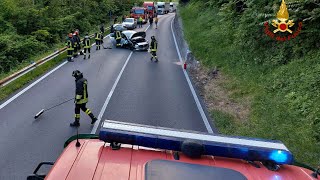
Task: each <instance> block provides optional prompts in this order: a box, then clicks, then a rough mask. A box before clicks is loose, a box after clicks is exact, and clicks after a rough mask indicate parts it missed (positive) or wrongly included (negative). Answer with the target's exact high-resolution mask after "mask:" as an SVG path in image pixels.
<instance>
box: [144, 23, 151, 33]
mask: <svg viewBox="0 0 320 180" xmlns="http://www.w3.org/2000/svg"><path fill="white" fill-rule="evenodd" d="M149 27H150V24H149V25H148V27H147V28H146V29H145V30H144V32H147V30H148V29H149Z"/></svg>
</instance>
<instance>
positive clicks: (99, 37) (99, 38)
mask: <svg viewBox="0 0 320 180" xmlns="http://www.w3.org/2000/svg"><path fill="white" fill-rule="evenodd" d="M101 36H102V35H101V32H98V33H96V36H95V40H96V50H100V46H101Z"/></svg>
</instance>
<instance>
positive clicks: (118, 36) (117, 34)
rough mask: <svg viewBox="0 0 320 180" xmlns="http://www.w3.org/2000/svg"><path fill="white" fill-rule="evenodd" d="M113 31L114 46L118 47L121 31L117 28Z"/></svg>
mask: <svg viewBox="0 0 320 180" xmlns="http://www.w3.org/2000/svg"><path fill="white" fill-rule="evenodd" d="M114 33H115V35H114V36H115V37H116V43H117V44H116V47H120V46H121V32H120V31H119V30H116V31H114Z"/></svg>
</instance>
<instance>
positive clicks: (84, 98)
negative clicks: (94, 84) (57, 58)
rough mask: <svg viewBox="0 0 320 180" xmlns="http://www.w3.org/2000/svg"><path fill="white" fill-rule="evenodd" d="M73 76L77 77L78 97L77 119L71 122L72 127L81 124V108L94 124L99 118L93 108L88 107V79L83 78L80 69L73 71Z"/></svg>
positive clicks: (76, 102) (76, 99) (76, 101)
mask: <svg viewBox="0 0 320 180" xmlns="http://www.w3.org/2000/svg"><path fill="white" fill-rule="evenodd" d="M72 76H73V77H74V78H75V79H76V97H75V109H74V111H75V120H74V122H73V123H70V126H71V127H79V126H80V109H81V110H82V111H83V112H85V113H86V114H88V116H89V117H90V118H91V124H94V123H95V122H96V121H97V120H98V119H97V118H96V117H95V116H94V115H93V114H92V112H91V110H90V109H88V108H87V107H86V104H87V102H88V88H87V86H88V81H87V79H85V78H83V74H82V73H81V72H80V71H79V70H75V71H73V72H72Z"/></svg>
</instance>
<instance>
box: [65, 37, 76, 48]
mask: <svg viewBox="0 0 320 180" xmlns="http://www.w3.org/2000/svg"><path fill="white" fill-rule="evenodd" d="M66 46H67V50H69V51H73V50H74V41H73V39H72V38H68V39H67V42H66Z"/></svg>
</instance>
